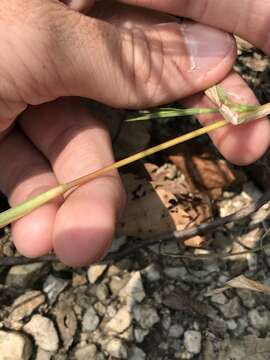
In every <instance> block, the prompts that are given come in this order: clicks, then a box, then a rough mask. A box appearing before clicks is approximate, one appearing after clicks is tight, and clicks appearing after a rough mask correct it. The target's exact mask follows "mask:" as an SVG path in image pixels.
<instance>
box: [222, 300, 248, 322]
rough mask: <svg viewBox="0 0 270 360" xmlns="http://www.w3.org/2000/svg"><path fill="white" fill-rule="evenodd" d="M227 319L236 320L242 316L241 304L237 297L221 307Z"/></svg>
mask: <svg viewBox="0 0 270 360" xmlns="http://www.w3.org/2000/svg"><path fill="white" fill-rule="evenodd" d="M219 308H220V311H221V312H222V314H223V315H224V317H225V318H226V319H235V318H237V317H240V316H241V315H242V309H241V304H240V302H239V299H238V298H237V297H234V298H233V299H231V300H229V301H228V302H227V303H226V304H225V305H222V306H220V307H219Z"/></svg>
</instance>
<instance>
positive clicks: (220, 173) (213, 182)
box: [170, 153, 236, 199]
mask: <svg viewBox="0 0 270 360" xmlns="http://www.w3.org/2000/svg"><path fill="white" fill-rule="evenodd" d="M170 160H171V161H172V162H173V163H174V164H175V165H176V166H177V168H178V169H179V170H180V171H181V172H183V174H184V175H185V177H186V179H187V181H188V183H189V185H190V187H191V189H192V190H193V191H207V192H208V193H209V194H210V196H211V198H212V199H216V198H217V197H218V196H219V195H220V194H221V191H222V189H223V188H224V187H226V186H229V185H231V184H232V183H234V182H235V181H236V175H235V174H234V173H233V171H232V170H231V168H230V166H229V165H228V163H227V162H226V161H224V160H222V159H218V158H214V157H213V156H211V155H210V154H207V153H205V154H202V155H192V156H189V155H187V154H185V153H182V154H178V155H172V156H170Z"/></svg>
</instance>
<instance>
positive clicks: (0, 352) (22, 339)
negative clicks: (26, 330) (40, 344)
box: [0, 330, 32, 360]
mask: <svg viewBox="0 0 270 360" xmlns="http://www.w3.org/2000/svg"><path fill="white" fill-rule="evenodd" d="M31 355H32V344H31V341H30V339H29V338H28V337H27V336H25V335H23V334H20V333H16V332H8V331H2V330H0V358H1V360H29V359H30V357H31Z"/></svg>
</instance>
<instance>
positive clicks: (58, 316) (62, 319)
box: [52, 298, 78, 351]
mask: <svg viewBox="0 0 270 360" xmlns="http://www.w3.org/2000/svg"><path fill="white" fill-rule="evenodd" d="M67 299H68V298H67ZM52 314H53V315H54V318H55V321H56V324H57V328H58V331H59V334H60V337H61V340H62V349H65V351H67V350H68V349H69V348H70V346H71V344H72V343H73V341H74V336H75V334H76V330H77V325H78V324H77V317H76V315H75V313H74V310H73V306H72V305H71V304H70V301H68V300H66V301H65V300H63V301H58V302H57V304H56V306H54V308H53V311H52Z"/></svg>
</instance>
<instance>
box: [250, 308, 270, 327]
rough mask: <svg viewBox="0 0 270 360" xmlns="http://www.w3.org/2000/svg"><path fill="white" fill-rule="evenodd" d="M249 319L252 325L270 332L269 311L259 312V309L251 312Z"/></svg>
mask: <svg viewBox="0 0 270 360" xmlns="http://www.w3.org/2000/svg"><path fill="white" fill-rule="evenodd" d="M248 318H249V321H250V323H251V325H252V326H253V327H254V328H255V329H257V330H260V331H269V330H270V313H269V311H262V312H259V311H258V310H257V309H253V310H250V311H249V313H248Z"/></svg>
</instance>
